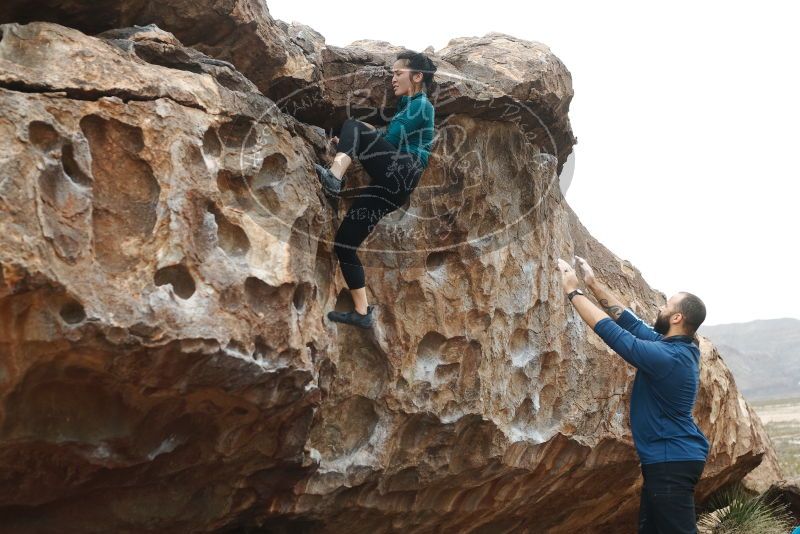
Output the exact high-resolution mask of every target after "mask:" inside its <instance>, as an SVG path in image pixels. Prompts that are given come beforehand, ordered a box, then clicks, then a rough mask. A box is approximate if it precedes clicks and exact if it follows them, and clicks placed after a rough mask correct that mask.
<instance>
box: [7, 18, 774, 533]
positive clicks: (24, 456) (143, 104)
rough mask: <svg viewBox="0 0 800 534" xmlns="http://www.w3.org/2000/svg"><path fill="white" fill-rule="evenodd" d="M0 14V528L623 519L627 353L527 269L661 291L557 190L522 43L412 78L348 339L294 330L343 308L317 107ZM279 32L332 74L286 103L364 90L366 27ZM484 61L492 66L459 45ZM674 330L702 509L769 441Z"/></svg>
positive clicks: (712, 358)
mask: <svg viewBox="0 0 800 534" xmlns="http://www.w3.org/2000/svg"><path fill="white" fill-rule="evenodd" d="M63 5H64V6H68V5H69V4H66V3H64V4H63ZM104 5H105V4H104ZM64 9H68V8H67V7H65V8H64ZM198 9H200V8H198ZM75 16H77V15H75ZM186 16H188V15H186ZM137 20H139V19H137ZM141 22H153V21H149V20H148V21H141ZM278 27H281V26H280V25H279V26H278ZM281 28H282V27H281ZM102 29H103V30H108V28H102ZM0 31H2V33H0V36H2V38H1V39H0V170H1V172H2V175H0V210H1V212H0V213H2V215H1V217H2V218H1V219H0V224H1V226H0V264H1V265H2V269H0V273H1V274H2V277H0V319H1V320H2V322H1V323H0V466H2V472H3V473H4V477H3V478H2V483H0V523H1V524H3V525H4V526H7V527H8V528H9V529H11V530H12V531H15V532H49V531H54V532H55V531H63V530H64V528H65V525H68V526H69V527H70V528H71V529H72V530H74V531H83V530H85V531H93V530H103V531H115V532H142V531H147V530H154V531H160V530H180V531H211V530H223V529H228V530H231V529H245V528H249V527H255V526H258V525H261V526H263V527H265V528H267V529H271V530H273V531H281V529H283V530H284V531H303V530H306V531H321V532H345V531H346V532H353V531H354V530H356V531H359V532H394V531H404V532H430V531H446V532H551V533H558V532H576V531H591V532H619V531H629V530H631V528H632V524H633V521H634V518H635V513H636V509H637V507H638V489H639V484H640V474H639V470H638V462H637V459H636V455H635V452H634V449H633V445H632V442H631V437H630V432H629V428H628V416H627V414H628V406H629V404H628V403H629V395H630V389H631V384H632V378H633V370H632V369H631V368H630V367H628V366H626V365H625V364H624V362H622V360H621V359H620V358H619V357H617V356H616V355H615V354H613V353H612V352H611V351H610V350H609V349H608V348H607V347H606V346H605V345H604V344H603V343H602V341H601V340H600V339H599V338H598V337H597V336H596V335H595V334H594V333H593V332H591V331H590V329H588V328H587V327H586V326H585V325H584V323H583V322H582V321H581V320H580V318H579V317H578V316H577V314H576V313H575V312H574V310H573V309H572V307H571V306H569V305H568V302H567V301H566V299H565V297H564V295H563V292H562V289H561V287H560V281H559V278H558V275H557V271H556V263H555V262H556V259H557V258H558V257H563V258H568V257H571V256H572V255H573V254H574V253H577V254H579V255H581V256H584V257H586V258H587V259H588V260H589V262H590V263H591V264H592V265H593V266H594V267H595V270H596V271H597V273H598V275H599V276H600V277H601V278H602V279H603V280H604V281H605V282H607V283H608V285H609V286H610V287H611V288H613V289H614V290H616V291H617V292H618V293H619V294H620V295H621V296H622V298H623V299H624V300H625V301H626V302H629V303H630V305H631V307H632V308H633V309H634V311H636V312H637V313H639V314H640V315H641V316H642V317H643V318H645V319H648V320H652V319H653V318H654V315H655V313H654V312H655V309H656V307H657V306H658V305H660V304H662V303H663V302H664V300H665V295H663V294H661V293H659V292H657V291H654V290H653V289H651V288H650V287H649V286H648V285H647V283H646V282H645V280H644V279H643V277H642V275H641V273H639V271H638V270H636V268H635V267H633V266H632V265H631V264H630V263H629V262H627V261H625V260H623V259H620V258H618V257H617V256H615V255H614V254H613V253H611V252H610V251H609V250H608V249H606V248H605V247H603V245H602V244H600V243H599V242H597V241H596V240H595V239H593V238H592V237H591V235H590V234H589V232H588V231H587V230H586V229H585V228H584V227H583V226H582V225H581V223H580V222H579V221H578V219H577V217H576V216H575V214H574V213H573V212H572V210H571V209H570V208H569V206H568V205H567V204H566V202H565V200H564V197H563V195H562V191H561V190H560V188H559V184H558V172H557V171H558V169H559V168H560V167H561V165H563V160H564V158H565V157H566V155H567V154H569V151H570V150H571V146H572V143H573V142H574V138H573V137H572V134H571V130H570V129H569V126H568V125H569V121H568V117H567V111H568V99H569V98H571V94H572V93H571V83H570V81H569V73H568V71H566V69H565V68H564V67H563V65H561V64H560V63H558V62H556V61H555V60H554V59H552V58H551V57H550V56H548V55H547V52H546V51H545V50H544V48H542V47H539V46H538V45H531V44H530V43H526V42H521V41H519V40H515V39H513V38H510V37H508V36H501V35H494V36H489V37H485V38H482V39H466V40H455V41H454V42H451V44H450V46H449V47H448V51H447V52H446V53H442V54H441V55H440V56H437V57H436V61H437V62H443V63H441V64H442V65H445V64H446V62H447V61H452V62H453V63H450V65H454V67H453V68H456V67H455V65H457V66H458V67H457V68H458V69H461V70H460V72H462V73H468V75H469V76H472V77H474V78H475V79H474V80H467V81H463V80H461V81H458V80H449V81H448V80H446V79H443V80H442V83H441V84H440V91H441V93H440V94H442V95H448V94H449V95H451V96H453V98H452V100H450V101H449V102H447V101H445V100H443V104H442V107H441V108H439V107H437V126H439V130H438V131H439V136H438V137H437V140H436V144H435V147H434V153H433V155H432V157H431V164H430V167H429V168H428V169H427V170H426V172H425V174H424V175H423V178H422V181H421V182H420V186H419V188H418V189H417V191H416V192H415V194H414V196H413V197H412V200H411V202H410V205H409V206H408V207H407V209H405V210H398V212H396V213H394V214H392V215H391V216H389V217H387V218H386V219H385V220H384V221H382V222H381V224H380V225H379V226H378V228H377V229H376V231H375V233H374V234H373V235H372V236H371V237H370V239H369V240H367V242H366V243H365V250H364V251H363V253H361V252H360V256H361V257H362V259H363V260H364V262H365V264H366V265H367V286H368V292H369V298H370V300H371V301H372V302H374V303H377V305H378V307H379V310H380V313H379V317H378V319H379V321H378V325H377V327H376V329H375V331H374V333H367V332H365V331H361V330H354V329H350V328H349V327H346V326H337V325H335V324H331V323H329V322H327V320H325V319H324V316H325V312H326V311H327V310H329V309H331V308H332V307H334V306H338V307H345V306H347V305H348V297H347V290H346V286H345V284H344V282H343V280H342V278H341V275H340V274H339V273H338V269H337V266H336V262H335V258H334V257H333V256H332V254H331V240H332V238H333V235H334V232H335V230H336V227H337V223H338V221H339V220H340V218H341V215H342V213H343V210H344V209H345V208H346V207H347V201H343V205H341V206H338V209H334V208H333V207H332V206H330V205H329V204H328V203H327V202H326V200H325V197H324V196H323V195H322V194H321V191H320V187H319V183H318V181H317V178H316V176H315V174H314V172H313V167H312V163H313V162H315V161H318V160H320V159H323V160H324V159H325V158H328V157H330V155H331V151H330V148H329V147H328V148H326V146H325V139H324V138H323V136H322V133H321V131H320V129H319V128H318V127H317V126H320V125H321V124H320V123H319V122H320V121H322V119H323V118H324V117H323V116H322V115H316V119H314V120H309V122H310V123H311V124H313V126H312V125H310V124H309V123H307V122H303V121H301V120H299V119H298V116H299V115H296V114H295V113H290V112H289V111H290V110H287V109H285V108H284V107H281V106H280V105H279V103H277V102H275V101H274V100H272V99H270V98H269V97H268V96H264V94H262V92H259V91H258V90H256V87H261V86H260V85H259V83H257V82H256V80H254V79H253V77H252V76H250V75H249V74H248V73H247V72H246V71H245V70H244V69H242V68H241V67H240V65H239V64H238V63H236V61H231V62H230V63H232V64H233V65H235V66H236V67H238V72H237V70H236V69H234V68H233V67H232V66H231V65H228V64H227V60H225V59H223V58H220V57H216V58H211V57H209V56H208V55H206V54H204V53H201V52H200V51H198V50H192V49H189V48H186V47H185V46H184V45H183V44H181V40H182V38H181V37H180V35H178V34H175V35H172V34H169V33H167V32H165V31H162V30H159V29H158V28H156V27H148V28H134V29H121V30H114V31H112V32H110V33H104V34H102V35H100V36H98V37H90V36H87V35H85V34H83V33H81V32H80V31H78V30H76V29H70V28H66V27H63V26H60V25H56V24H51V23H31V24H27V25H19V24H6V25H3V26H0ZM285 31H288V30H285ZM309 39H310V41H309V43H308V46H307V47H306V49H304V52H303V53H304V54H316V55H317V57H319V58H321V59H320V61H321V65H320V66H319V68H320V69H321V70H320V72H321V73H324V75H325V76H331V77H332V78H335V79H333V80H331V81H329V82H326V83H325V84H321V85H320V86H319V87H318V88H317V89H315V91H317V94H318V95H319V98H320V105H319V107H318V109H317V111H315V112H314V113H319V112H320V110H323V109H328V110H330V111H333V112H335V113H341V111H342V110H343V109H345V108H344V106H345V103H344V102H345V100H344V99H345V98H346V96H347V91H346V90H345V87H346V86H345V85H344V82H341V81H339V80H345V79H349V80H351V81H350V82H347V83H352V84H354V85H353V87H352V90H353V91H355V90H357V89H364V94H366V95H367V98H368V99H369V98H378V96H377V95H379V94H380V88H382V87H385V85H386V79H384V78H382V77H381V76H384V74H383V73H385V67H386V65H387V62H388V61H390V60H391V55H392V54H391V53H384V52H385V50H384V51H383V52H381V49H382V47H383V45H380V44H377V43H375V42H359V43H356V44H354V45H353V47H352V48H350V47H348V48H339V49H335V48H328V47H319V40H317V39H315V38H309ZM313 43H316V44H313ZM273 44H274V43H273ZM253 46H256V45H253ZM275 46H277V45H275ZM198 48H201V51H202V52H205V51H206V50H208V49H207V48H202V47H198ZM509 49H513V50H514V53H513V54H512V53H509V57H508V60H507V62H506V63H505V64H504V66H503V67H502V73H500V72H496V71H493V70H492V69H491V66H490V65H484V64H483V63H482V59H481V58H482V57H483V56H482V55H481V53H480V52H479V51H481V50H483V51H491V52H492V53H498V54H500V53H502V51H503V50H509ZM387 50H394V49H390V48H387ZM476 50H477V51H478V52H476ZM487 53H488V52H487ZM526 54H532V57H530V58H528V57H526ZM304 57H305V56H304ZM448 57H449V59H447V58H448ZM371 64H374V65H375V66H377V67H379V68H380V70H378V71H376V72H380V73H381V74H376V77H375V79H374V80H373V81H372V82H370V83H371V84H372V85H370V84H369V83H365V84H364V85H360V84H361V80H362V79H363V78H362V75H363V73H364V70H365V69H364V67H365V66H368V65H371ZM498 68H499V67H498ZM334 72H338V73H339V74H342V75H348V76H349V75H350V74H354V76H349V78H348V76H339V77H338V78H337V77H336V75H334V74H332V73H334ZM501 74H502V75H501ZM245 75H246V76H247V78H249V80H250V81H248V79H247V78H245V77H244V76H245ZM290 75H291V74H290ZM437 75H438V73H437ZM465 75H467V74H465ZM484 77H485V78H484ZM297 79H299V78H297ZM286 101H289V100H286ZM374 103H375V102H374V101H369V100H368V101H367V102H366V103H365V104H364V109H368V108H369V106H370V105H372V104H374ZM508 103H516V104H517V105H518V107H520V108H522V109H528V108H532V107H536V109H538V110H539V113H534V115H537V116H540V117H545V118H546V119H547V120H543V122H542V123H540V124H539V126H538V128H539V129H542V130H547V129H549V128H550V126H552V128H553V130H554V131H560V133H559V136H560V137H559V136H552V137H548V138H547V139H545V138H541V137H537V136H532V135H531V132H532V131H534V130H535V129H536V128H534V129H531V127H530V125H531V124H533V122H532V121H528V119H526V120H522V121H521V120H517V118H515V117H507V116H506V117H504V115H503V109H505V105H506V104H508ZM498 106H499V107H498ZM526 106H527V108H526ZM374 107H375V108H380V107H382V106H374ZM387 107H390V106H389V105H388V103H387ZM476 110H477V111H476ZM544 110H547V111H548V113H550V115H547V114H546V113H544ZM314 113H310V115H311V116H312V118H313V117H314ZM548 117H549V118H548ZM548 125H549V126H548ZM556 137H558V138H559V139H561V140H562V141H561V142H562V144H558V143H556V144H555V145H554V144H552V139H553V138H556ZM563 143H566V144H563ZM554 147H555V149H554ZM348 172H349V173H350V172H352V174H353V179H354V180H356V181H363V180H364V176H363V173H361V170H360V169H359V168H358V166H356V167H354V168H353V169H352V171H348ZM698 293H702V292H701V291H700V290H698ZM701 349H702V353H703V365H702V377H701V380H702V387H701V391H700V394H699V397H698V404H697V409H696V414H695V415H696V417H697V419H698V421H699V423H700V425H701V427H702V429H703V431H704V432H705V433H706V435H707V436H708V437H709V440H710V441H711V443H712V451H711V455H710V458H709V462H708V466H707V469H706V472H705V474H704V478H703V480H702V482H701V484H700V486H699V487H698V497H699V499H701V500H702V499H704V498H705V497H706V496H708V495H709V494H710V493H711V492H713V491H715V490H716V489H718V488H720V487H722V486H724V485H726V484H728V483H731V482H734V481H737V480H740V479H741V478H743V477H744V476H745V475H746V474H747V473H748V472H750V471H751V470H752V469H754V468H755V467H756V466H757V465H759V463H760V462H761V460H762V458H764V457H769V454H770V448H769V443H768V440H767V439H766V437H765V434H764V431H763V428H762V426H761V424H760V422H759V421H758V418H757V417H756V416H755V414H754V413H753V412H752V411H751V410H750V408H749V407H748V406H747V404H746V403H745V401H744V399H743V398H742V397H741V395H739V393H738V391H737V389H736V386H735V384H734V381H733V378H732V376H731V375H730V373H729V372H728V370H727V369H726V368H725V366H724V364H723V362H722V361H721V359H720V358H719V355H718V354H717V352H716V350H715V349H714V347H713V346H711V345H710V343H708V342H707V341H706V340H702V344H701Z"/></svg>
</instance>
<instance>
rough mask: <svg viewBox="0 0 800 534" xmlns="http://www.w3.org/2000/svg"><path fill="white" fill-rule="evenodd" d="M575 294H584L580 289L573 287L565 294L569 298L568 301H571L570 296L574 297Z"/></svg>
mask: <svg viewBox="0 0 800 534" xmlns="http://www.w3.org/2000/svg"><path fill="white" fill-rule="evenodd" d="M575 295H585V293H584V292H583V291H581V290H580V289H573V290H572V291H570V292H569V294H568V295H567V298H568V299H569V301H570V302H572V297H574V296H575Z"/></svg>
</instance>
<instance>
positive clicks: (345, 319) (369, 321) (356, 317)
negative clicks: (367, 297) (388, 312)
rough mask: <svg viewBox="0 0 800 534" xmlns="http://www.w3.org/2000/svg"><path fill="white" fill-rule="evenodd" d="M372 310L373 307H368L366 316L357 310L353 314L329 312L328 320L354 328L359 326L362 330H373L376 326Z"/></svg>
mask: <svg viewBox="0 0 800 534" xmlns="http://www.w3.org/2000/svg"><path fill="white" fill-rule="evenodd" d="M372 309H373V306H367V314H366V315H361V314H360V313H358V312H357V311H355V310H353V311H351V312H338V311H329V312H328V319H330V320H331V321H333V322H335V323H346V324H351V325H353V326H359V327H361V328H372V326H373V325H374V324H375V318H374V316H373V314H372Z"/></svg>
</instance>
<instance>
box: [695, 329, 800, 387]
mask: <svg viewBox="0 0 800 534" xmlns="http://www.w3.org/2000/svg"><path fill="white" fill-rule="evenodd" d="M699 333H700V334H701V335H703V336H705V337H707V338H709V339H710V340H711V341H712V342H713V343H714V344H715V345H716V346H717V348H718V349H719V351H720V354H722V358H723V359H724V360H725V363H726V364H727V365H728V367H729V368H730V370H731V372H732V373H733V376H734V378H735V379H736V384H737V385H738V386H739V389H740V390H741V391H742V394H743V395H744V396H745V398H747V399H748V400H768V399H778V398H783V397H800V320H798V319H766V320H758V321H750V322H748V323H732V324H720V325H712V326H701V327H700V330H699Z"/></svg>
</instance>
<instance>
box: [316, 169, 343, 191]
mask: <svg viewBox="0 0 800 534" xmlns="http://www.w3.org/2000/svg"><path fill="white" fill-rule="evenodd" d="M314 169H315V170H316V171H317V176H318V177H319V179H320V181H321V182H322V190H323V191H324V192H325V194H326V195H327V196H329V197H334V198H336V197H338V196H339V192H340V191H341V190H342V181H341V180H339V179H338V178H337V177H336V176H334V175H333V173H332V172H331V170H330V169H326V168H325V167H323V166H322V165H319V164H317V163H315V164H314Z"/></svg>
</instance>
